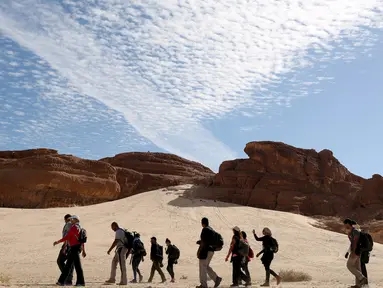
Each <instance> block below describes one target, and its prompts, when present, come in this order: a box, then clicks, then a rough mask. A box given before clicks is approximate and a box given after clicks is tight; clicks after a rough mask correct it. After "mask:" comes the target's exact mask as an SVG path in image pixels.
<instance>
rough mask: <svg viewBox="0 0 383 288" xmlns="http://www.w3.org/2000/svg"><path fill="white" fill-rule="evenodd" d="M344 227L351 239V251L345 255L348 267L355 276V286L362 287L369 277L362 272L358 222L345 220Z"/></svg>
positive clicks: (354, 287)
mask: <svg viewBox="0 0 383 288" xmlns="http://www.w3.org/2000/svg"><path fill="white" fill-rule="evenodd" d="M343 224H344V227H345V229H346V231H347V235H348V239H349V240H350V248H349V252H347V253H346V255H345V257H346V259H348V260H347V269H348V270H349V271H350V272H351V274H353V275H354V276H355V285H354V286H351V287H353V288H360V287H363V286H365V285H367V283H368V281H367V278H366V277H365V276H364V275H363V273H362V267H361V264H362V263H361V257H360V249H359V245H358V244H359V237H360V230H359V229H357V226H356V225H357V224H356V222H355V221H353V220H351V219H345V220H344V221H343Z"/></svg>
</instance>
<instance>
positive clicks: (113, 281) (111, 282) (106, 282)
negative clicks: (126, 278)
mask: <svg viewBox="0 0 383 288" xmlns="http://www.w3.org/2000/svg"><path fill="white" fill-rule="evenodd" d="M114 283H116V280H112V279H108V280H106V281H105V282H104V284H106V285H108V284H114Z"/></svg>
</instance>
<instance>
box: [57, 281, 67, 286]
mask: <svg viewBox="0 0 383 288" xmlns="http://www.w3.org/2000/svg"><path fill="white" fill-rule="evenodd" d="M56 285H57V286H65V284H64V283H60V282H56Z"/></svg>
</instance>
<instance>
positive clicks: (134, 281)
mask: <svg viewBox="0 0 383 288" xmlns="http://www.w3.org/2000/svg"><path fill="white" fill-rule="evenodd" d="M129 283H137V280H136V279H133V280H132V281H130V282H129Z"/></svg>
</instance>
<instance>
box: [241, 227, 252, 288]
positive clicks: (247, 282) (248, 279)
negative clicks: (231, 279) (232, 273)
mask: <svg viewBox="0 0 383 288" xmlns="http://www.w3.org/2000/svg"><path fill="white" fill-rule="evenodd" d="M241 235H242V238H243V241H245V242H246V243H247V244H248V245H249V241H248V240H247V234H246V232H245V231H241ZM252 258H254V251H253V249H251V247H250V245H249V255H248V256H247V257H244V258H243V260H242V270H243V272H242V271H241V279H242V280H243V281H245V286H251V276H250V271H249V262H250V261H251V259H252Z"/></svg>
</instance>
